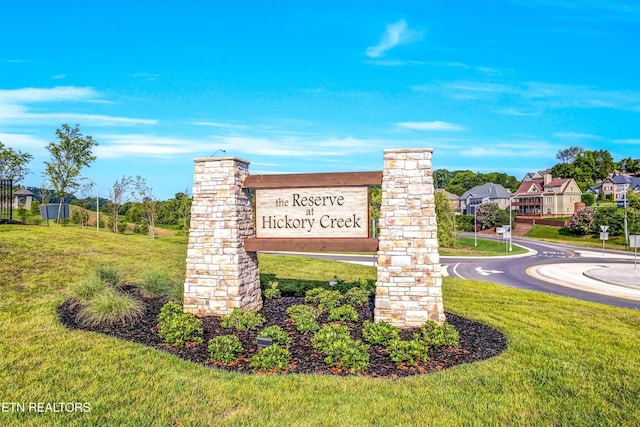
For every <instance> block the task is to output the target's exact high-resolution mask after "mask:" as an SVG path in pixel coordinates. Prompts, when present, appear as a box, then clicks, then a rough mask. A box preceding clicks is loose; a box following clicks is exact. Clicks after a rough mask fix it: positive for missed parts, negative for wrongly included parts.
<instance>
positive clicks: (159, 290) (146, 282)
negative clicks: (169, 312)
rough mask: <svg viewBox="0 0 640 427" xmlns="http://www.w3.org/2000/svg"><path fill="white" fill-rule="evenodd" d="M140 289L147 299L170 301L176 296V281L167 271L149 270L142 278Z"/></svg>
mask: <svg viewBox="0 0 640 427" xmlns="http://www.w3.org/2000/svg"><path fill="white" fill-rule="evenodd" d="M138 287H139V288H140V290H141V291H142V293H143V294H144V296H146V297H149V298H164V299H166V300H168V299H171V298H172V296H173V295H174V292H175V291H174V288H175V287H176V281H175V280H173V279H172V278H171V277H170V276H169V273H168V272H167V271H165V270H149V271H147V272H146V273H145V274H144V275H143V276H142V280H141V281H140V285H139V286H138Z"/></svg>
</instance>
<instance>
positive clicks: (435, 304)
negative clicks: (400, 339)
mask: <svg viewBox="0 0 640 427" xmlns="http://www.w3.org/2000/svg"><path fill="white" fill-rule="evenodd" d="M432 155H433V149H430V148H425V149H395V150H385V151H384V170H383V175H382V203H381V206H380V235H379V247H378V248H379V249H378V281H377V283H376V298H375V311H374V317H375V321H376V322H379V321H385V322H388V323H391V324H393V325H395V326H398V327H401V328H409V327H417V326H421V325H422V324H424V323H425V322H426V321H427V320H433V321H436V322H438V323H442V322H444V321H445V315H444V306H443V303H442V272H441V266H440V256H439V253H438V237H437V224H436V213H435V196H434V186H433V175H432V169H431V158H432Z"/></svg>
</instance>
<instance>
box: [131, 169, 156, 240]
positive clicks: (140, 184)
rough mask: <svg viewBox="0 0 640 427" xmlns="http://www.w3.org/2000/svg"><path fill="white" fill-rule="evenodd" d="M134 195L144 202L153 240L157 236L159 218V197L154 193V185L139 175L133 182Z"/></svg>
mask: <svg viewBox="0 0 640 427" xmlns="http://www.w3.org/2000/svg"><path fill="white" fill-rule="evenodd" d="M133 195H134V198H136V199H138V201H139V202H141V203H142V211H143V213H144V216H145V218H146V219H147V221H148V223H149V233H150V235H151V239H152V240H153V239H155V238H156V231H155V225H156V220H157V219H158V199H157V198H156V196H155V194H153V187H151V186H150V185H149V184H147V181H146V180H145V179H144V178H142V177H141V176H140V175H138V176H137V177H136V180H135V182H134V183H133Z"/></svg>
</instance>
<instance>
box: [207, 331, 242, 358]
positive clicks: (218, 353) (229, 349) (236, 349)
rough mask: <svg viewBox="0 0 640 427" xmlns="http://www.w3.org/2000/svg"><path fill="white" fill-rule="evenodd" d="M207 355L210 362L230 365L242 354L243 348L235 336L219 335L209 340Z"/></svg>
mask: <svg viewBox="0 0 640 427" xmlns="http://www.w3.org/2000/svg"><path fill="white" fill-rule="evenodd" d="M208 350H209V355H210V356H211V361H212V362H221V363H231V362H233V361H235V360H236V359H237V358H238V356H240V355H241V354H242V352H243V351H244V348H243V347H242V344H241V343H240V339H239V338H238V337H237V336H235V335H219V336H217V337H214V338H211V339H210V340H209V346H208Z"/></svg>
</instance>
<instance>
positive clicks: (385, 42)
mask: <svg viewBox="0 0 640 427" xmlns="http://www.w3.org/2000/svg"><path fill="white" fill-rule="evenodd" d="M420 37H421V34H420V33H419V32H418V31H415V30H410V29H409V28H408V27H407V23H406V21H405V20H404V19H401V20H400V21H398V22H394V23H392V24H387V29H386V31H385V32H384V34H382V37H381V38H380V42H379V43H378V44H377V45H375V46H370V47H368V48H367V50H366V54H367V56H368V57H369V58H380V57H383V56H384V55H385V53H386V52H387V51H388V50H390V49H393V48H394V47H396V46H398V45H403V44H408V43H413V42H415V41H417V40H419V39H420Z"/></svg>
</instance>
